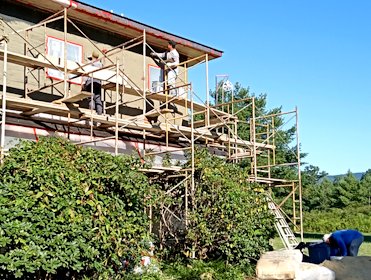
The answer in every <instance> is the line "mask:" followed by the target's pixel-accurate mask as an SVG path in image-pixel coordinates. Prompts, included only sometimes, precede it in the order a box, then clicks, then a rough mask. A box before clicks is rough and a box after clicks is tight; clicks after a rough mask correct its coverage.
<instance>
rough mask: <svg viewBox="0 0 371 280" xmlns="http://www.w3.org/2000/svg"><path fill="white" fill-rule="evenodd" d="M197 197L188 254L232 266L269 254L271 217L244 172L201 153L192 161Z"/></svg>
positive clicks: (257, 188)
mask: <svg viewBox="0 0 371 280" xmlns="http://www.w3.org/2000/svg"><path fill="white" fill-rule="evenodd" d="M195 167H196V174H195V185H196V187H195V194H194V201H193V208H192V209H191V210H190V212H189V221H190V225H189V228H188V232H187V234H186V240H187V242H188V243H187V246H188V253H189V254H190V252H191V251H195V252H196V257H198V258H200V259H219V258H221V259H224V260H226V261H228V262H231V263H242V262H247V261H248V260H251V259H257V258H259V256H260V254H261V253H262V252H263V251H266V250H268V249H269V248H270V246H269V239H270V238H272V237H273V235H274V227H273V221H274V219H273V216H272V215H271V213H270V212H269V210H268V208H267V203H266V197H265V193H264V189H262V188H261V187H260V186H259V185H257V184H252V183H249V182H248V181H247V180H246V178H247V173H246V170H244V169H242V168H241V167H239V166H238V165H235V164H231V163H226V162H225V161H224V160H223V159H220V158H218V157H216V156H212V155H211V154H210V153H209V152H208V151H207V150H201V151H199V152H198V153H197V154H196V159H195Z"/></svg>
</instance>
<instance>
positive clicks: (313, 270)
mask: <svg viewBox="0 0 371 280" xmlns="http://www.w3.org/2000/svg"><path fill="white" fill-rule="evenodd" d="M295 280H335V273H334V272H333V271H332V270H331V269H328V268H326V267H323V266H321V265H318V264H313V263H301V264H300V267H299V272H298V273H297V275H296V278H295Z"/></svg>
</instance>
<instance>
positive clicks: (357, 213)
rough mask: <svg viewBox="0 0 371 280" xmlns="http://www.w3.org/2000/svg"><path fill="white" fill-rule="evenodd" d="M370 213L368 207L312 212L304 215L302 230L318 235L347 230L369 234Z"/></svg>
mask: <svg viewBox="0 0 371 280" xmlns="http://www.w3.org/2000/svg"><path fill="white" fill-rule="evenodd" d="M370 211H371V207H370V206H361V207H360V206H358V207H357V206H348V207H346V208H343V209H339V208H330V209H328V210H327V211H319V210H313V211H311V212H307V213H304V228H305V230H306V231H308V232H320V233H326V232H332V231H334V230H337V229H347V228H353V229H358V230H359V231H361V232H365V233H369V232H370V230H371V216H370Z"/></svg>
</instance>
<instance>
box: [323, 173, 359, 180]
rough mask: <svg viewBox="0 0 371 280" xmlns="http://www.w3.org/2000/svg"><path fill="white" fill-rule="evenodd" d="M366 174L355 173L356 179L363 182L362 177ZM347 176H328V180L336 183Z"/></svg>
mask: <svg viewBox="0 0 371 280" xmlns="http://www.w3.org/2000/svg"><path fill="white" fill-rule="evenodd" d="M364 174H365V172H357V173H353V175H354V177H356V179H357V180H361V178H362V176H363V175H364ZM345 176H346V174H341V175H328V176H326V178H327V179H329V180H330V181H332V182H334V181H335V179H338V178H341V177H345Z"/></svg>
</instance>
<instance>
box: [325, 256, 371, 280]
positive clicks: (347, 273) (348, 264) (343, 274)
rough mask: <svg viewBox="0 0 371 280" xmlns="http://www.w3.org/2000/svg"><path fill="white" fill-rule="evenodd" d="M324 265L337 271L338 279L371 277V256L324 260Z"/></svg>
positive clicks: (353, 279)
mask: <svg viewBox="0 0 371 280" xmlns="http://www.w3.org/2000/svg"><path fill="white" fill-rule="evenodd" d="M322 265H323V266H324V267H327V268H329V269H331V270H333V271H334V272H335V274H336V280H370V279H371V257H344V258H342V259H341V260H332V261H324V262H323V263H322Z"/></svg>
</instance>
